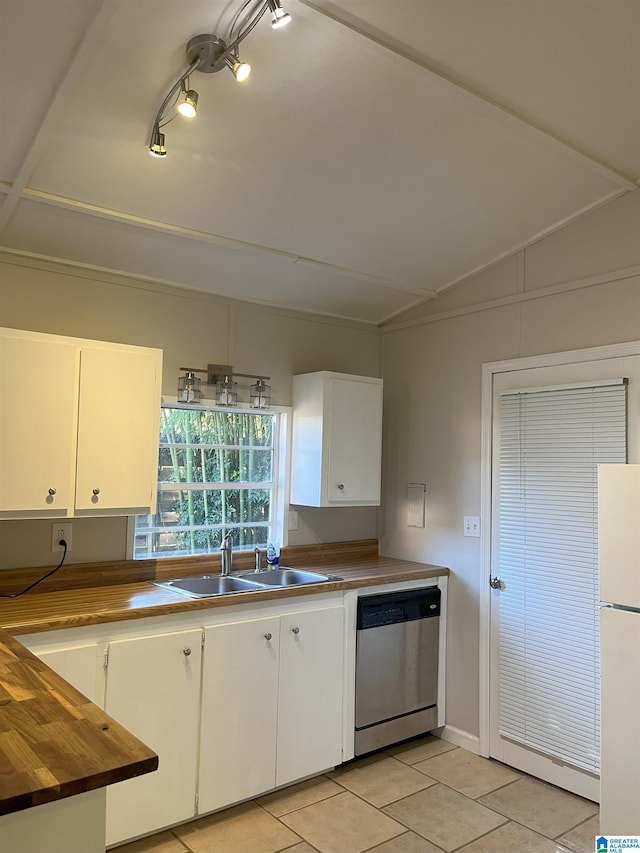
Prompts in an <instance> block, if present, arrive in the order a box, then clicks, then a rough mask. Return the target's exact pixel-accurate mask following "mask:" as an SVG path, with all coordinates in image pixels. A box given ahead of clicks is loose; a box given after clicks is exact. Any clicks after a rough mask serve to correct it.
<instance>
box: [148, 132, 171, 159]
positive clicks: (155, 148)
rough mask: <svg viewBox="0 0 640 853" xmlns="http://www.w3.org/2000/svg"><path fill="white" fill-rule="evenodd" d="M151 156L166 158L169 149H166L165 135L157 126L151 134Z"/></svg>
mask: <svg viewBox="0 0 640 853" xmlns="http://www.w3.org/2000/svg"><path fill="white" fill-rule="evenodd" d="M149 154H151V156H152V157H166V156H167V149H166V148H165V147H164V133H160V128H159V127H158V125H156V126H155V127H154V128H153V133H152V134H151V141H150V142H149Z"/></svg>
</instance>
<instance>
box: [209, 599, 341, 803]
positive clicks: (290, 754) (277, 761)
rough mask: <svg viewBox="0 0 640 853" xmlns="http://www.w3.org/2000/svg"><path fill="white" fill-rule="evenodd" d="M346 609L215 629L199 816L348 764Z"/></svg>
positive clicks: (294, 614) (211, 632) (211, 635)
mask: <svg viewBox="0 0 640 853" xmlns="http://www.w3.org/2000/svg"><path fill="white" fill-rule="evenodd" d="M343 636H344V608H343V607H342V606H333V607H323V608H317V609H313V610H300V611H296V612H290V613H286V614H284V615H281V616H275V617H270V618H264V619H245V620H242V621H238V622H231V623H227V624H223V625H215V626H212V627H210V628H206V629H205V652H204V663H203V692H202V696H203V702H202V735H201V740H200V773H199V789H200V794H199V811H200V812H201V813H205V812H208V811H212V810H214V809H218V808H222V807H223V806H226V805H229V804H231V803H234V802H238V801H239V800H243V799H248V798H249V797H254V796H256V795H258V794H261V793H264V792H265V791H269V790H271V789H272V788H275V787H278V786H280V785H284V784H286V783H287V782H292V781H294V780H295V779H301V778H303V777H305V776H310V775H312V774H313V773H319V772H321V771H322V770H326V769H327V768H328V767H333V766H334V765H336V764H339V763H340V762H341V761H342V714H343V705H342V694H343V673H344V664H343V660H344V643H343Z"/></svg>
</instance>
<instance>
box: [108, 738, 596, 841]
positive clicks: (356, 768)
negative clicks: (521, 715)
mask: <svg viewBox="0 0 640 853" xmlns="http://www.w3.org/2000/svg"><path fill="white" fill-rule="evenodd" d="M597 833H598V807H597V805H595V804H594V803H591V802H589V801H588V800H583V799H581V798H580V797H576V796H573V795H572V794H568V793H566V792H565V791H561V790H560V789H558V788H554V787H552V786H551V785H546V784H544V783H543V782H539V781H538V780H537V779H533V778H531V777H529V776H525V775H524V774H522V773H517V772H515V771H514V770H511V769H510V768H509V767H505V766H504V765H502V764H498V763H497V762H495V761H489V760H487V759H485V758H480V757H478V756H477V755H473V754H472V753H470V752H467V751H466V750H464V749H460V748H458V747H454V746H453V745H452V744H450V743H447V742H446V741H442V740H439V739H438V738H435V737H432V736H431V735H428V736H426V737H424V738H421V739H419V740H414V741H411V742H410V743H407V744H404V745H402V746H399V747H396V748H393V749H390V750H388V751H386V752H382V753H377V754H376V755H373V756H369V757H367V758H364V759H361V760H359V761H356V762H352V763H351V764H348V765H345V766H344V767H340V768H338V769H337V770H335V771H332V772H330V773H327V774H325V775H323V776H318V777H316V778H314V779H310V780H308V781H306V782H302V783H299V784H297V785H292V786H291V787H289V788H285V789H283V790H281V791H278V792H276V793H274V794H268V795H266V796H264V797H259V798H258V799H256V800H252V801H251V802H248V803H244V804H242V805H239V806H234V807H233V808H230V809H226V810H225V811H223V812H218V813H217V814H215V815H211V816H209V817H204V818H200V819H199V820H196V821H192V822H191V823H188V824H184V825H182V826H178V827H175V828H174V829H171V830H167V831H165V832H161V833H158V834H157V835H153V836H151V837H149V838H144V839H141V840H139V841H135V842H133V843H131V844H127V845H125V846H123V847H119V848H118V850H117V853H279V851H287V853H364V851H368V853H442V851H444V853H453V851H456V853H592V851H593V850H594V837H595V835H596V834H597Z"/></svg>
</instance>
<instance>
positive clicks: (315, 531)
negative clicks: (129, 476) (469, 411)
mask: <svg viewBox="0 0 640 853" xmlns="http://www.w3.org/2000/svg"><path fill="white" fill-rule="evenodd" d="M0 326H9V327H12V328H18V329H30V330H34V331H39V332H50V333H53V334H60V335H72V336H75V337H82V338H94V339H96V340H105V341H117V342H121V343H128V344H139V345H142V346H151V347H160V348H161V349H162V350H163V351H164V369H163V393H164V394H167V395H172V396H175V394H176V390H177V382H178V375H179V370H178V368H179V367H181V366H183V365H185V366H189V367H191V366H196V367H199V366H205V365H206V364H207V363H209V362H212V363H225V364H232V365H233V366H234V368H235V369H236V370H237V371H238V372H239V373H251V372H252V371H257V372H259V373H265V374H268V375H270V376H271V381H270V384H271V386H272V400H273V402H274V404H277V405H284V406H287V405H290V404H291V386H292V376H293V375H294V374H296V373H305V372H309V371H314V370H335V371H340V372H344V373H355V374H361V375H365V376H379V375H380V336H379V332H378V331H377V329H375V328H373V327H370V326H365V325H364V324H358V323H350V322H343V321H340V320H335V321H334V320H330V319H325V318H321V317H313V316H310V315H306V316H304V315H300V314H295V313H294V312H288V311H283V310H277V309H271V308H268V307H263V306H259V305H252V304H249V303H241V302H234V301H233V300H229V299H222V298H217V297H213V296H209V295H206V294H200V293H196V292H194V291H188V290H180V289H178V288H170V287H165V286H162V285H153V284H147V283H144V282H138V281H134V280H132V279H127V278H125V277H122V276H116V275H109V274H94V273H89V272H87V271H83V270H81V269H77V268H73V267H71V266H63V265H58V264H52V263H45V262H38V261H34V260H31V259H26V258H20V257H18V256H13V255H10V254H5V255H2V254H0ZM243 390H244V391H245V395H246V391H247V389H243ZM206 393H209V392H208V391H207V392H206ZM245 399H246V396H245ZM114 402H115V403H117V401H114ZM46 416H47V413H46V412H42V417H44V418H46ZM298 509H299V529H298V530H297V531H296V532H291V534H290V538H289V541H290V543H291V544H296V545H298V544H309V543H315V542H331V541H342V540H350V539H360V538H372V537H376V536H377V525H378V512H377V509H376V508H372V507H356V508H345V509H316V508H302V507H300V508H298ZM50 546H51V522H50V521H15V522H14V521H1V522H0V568H22V567H26V566H45V565H50V564H51V562H52V558H53V555H52V554H51V549H50ZM125 550H126V519H124V518H114V519H75V520H74V521H73V551H72V552H71V554H70V555H69V562H76V563H78V562H95V561H102V560H122V559H124V558H125Z"/></svg>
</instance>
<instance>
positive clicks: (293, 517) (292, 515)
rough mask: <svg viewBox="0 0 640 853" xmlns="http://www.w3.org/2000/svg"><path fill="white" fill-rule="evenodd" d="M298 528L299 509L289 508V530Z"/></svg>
mask: <svg viewBox="0 0 640 853" xmlns="http://www.w3.org/2000/svg"><path fill="white" fill-rule="evenodd" d="M297 529H298V511H297V510H295V509H290V510H289V530H297Z"/></svg>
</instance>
